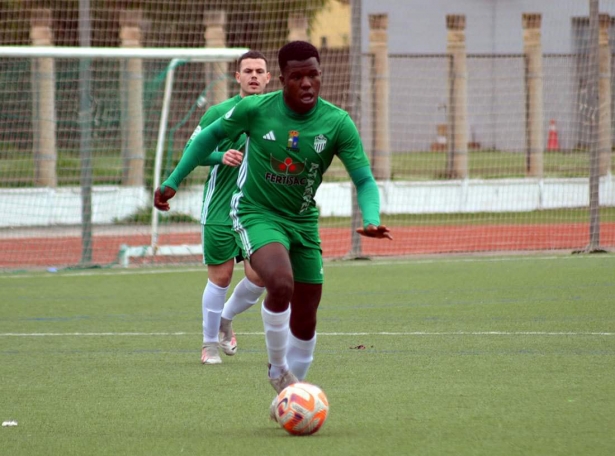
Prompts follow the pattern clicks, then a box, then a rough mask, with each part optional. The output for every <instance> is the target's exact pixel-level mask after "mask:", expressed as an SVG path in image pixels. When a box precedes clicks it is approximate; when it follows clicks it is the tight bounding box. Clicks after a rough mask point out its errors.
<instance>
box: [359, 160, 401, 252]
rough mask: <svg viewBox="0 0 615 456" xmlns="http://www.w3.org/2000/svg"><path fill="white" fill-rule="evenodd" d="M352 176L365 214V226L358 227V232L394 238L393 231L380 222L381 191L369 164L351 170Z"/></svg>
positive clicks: (360, 205) (364, 234)
mask: <svg viewBox="0 0 615 456" xmlns="http://www.w3.org/2000/svg"><path fill="white" fill-rule="evenodd" d="M350 177H351V179H352V182H353V183H354V185H355V187H356V188H357V202H358V203H359V208H360V209H361V214H362V215H363V228H359V229H357V233H359V234H360V235H362V236H367V237H373V238H376V239H385V238H386V239H390V240H393V235H392V234H391V231H390V230H389V229H388V228H387V227H386V226H384V225H381V224H380V192H379V191H378V184H376V180H375V179H374V175H373V174H372V171H371V169H370V168H369V166H363V167H361V168H357V169H355V170H354V171H351V172H350Z"/></svg>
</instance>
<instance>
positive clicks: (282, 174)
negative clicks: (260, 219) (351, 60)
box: [221, 91, 369, 223]
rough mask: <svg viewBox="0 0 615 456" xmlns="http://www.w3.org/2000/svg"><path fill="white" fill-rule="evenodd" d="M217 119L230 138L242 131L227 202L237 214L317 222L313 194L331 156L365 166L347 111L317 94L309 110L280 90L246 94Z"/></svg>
mask: <svg viewBox="0 0 615 456" xmlns="http://www.w3.org/2000/svg"><path fill="white" fill-rule="evenodd" d="M221 122H222V128H223V129H224V131H225V132H226V134H227V135H228V136H229V137H230V138H240V137H241V135H242V134H243V133H246V134H247V136H248V138H247V140H246V147H245V152H244V158H243V162H242V164H241V167H240V170H239V179H238V180H237V184H238V186H239V189H238V190H239V191H238V193H237V194H236V195H235V196H234V197H233V201H232V203H231V205H232V209H233V211H236V212H237V213H238V214H240V215H241V214H242V213H249V212H262V211H266V212H273V213H274V214H277V215H280V216H282V217H284V218H287V219H290V220H292V221H295V222H310V223H311V222H317V220H318V209H317V207H316V203H315V201H314V196H315V195H316V190H317V189H318V187H319V186H320V184H321V183H322V176H323V174H324V173H325V171H326V170H327V168H329V165H331V161H332V160H333V158H334V157H335V156H336V155H337V156H338V157H339V158H340V160H341V161H342V163H343V164H344V166H345V167H346V170H347V171H348V172H352V171H353V170H356V169H358V168H361V167H368V166H369V162H368V159H367V157H366V156H365V152H364V151H363V144H362V142H361V138H360V137H359V133H358V131H357V129H356V127H355V125H354V123H353V122H352V119H351V118H350V116H349V115H348V113H347V112H346V111H344V110H342V109H340V108H338V107H336V106H334V105H333V104H331V103H329V102H327V101H325V100H323V99H321V98H319V99H318V102H317V104H316V106H314V108H313V109H312V110H311V111H309V112H308V113H306V114H298V113H296V112H294V111H292V110H291V109H290V108H288V106H286V104H285V102H284V98H283V94H282V92H281V91H277V92H273V93H270V94H267V95H258V96H251V97H246V98H244V99H243V100H242V101H241V102H240V103H238V104H237V105H236V106H235V107H234V108H232V109H231V110H230V111H229V112H228V113H227V114H226V115H225V116H224V117H223V118H222V121H221Z"/></svg>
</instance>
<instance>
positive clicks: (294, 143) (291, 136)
mask: <svg viewBox="0 0 615 456" xmlns="http://www.w3.org/2000/svg"><path fill="white" fill-rule="evenodd" d="M286 150H292V151H293V152H299V132H298V131H297V130H291V131H289V132H288V143H287V144H286Z"/></svg>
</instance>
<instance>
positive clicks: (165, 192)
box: [154, 185, 176, 211]
mask: <svg viewBox="0 0 615 456" xmlns="http://www.w3.org/2000/svg"><path fill="white" fill-rule="evenodd" d="M175 193H176V192H175V190H173V189H172V188H171V187H165V186H164V185H162V186H160V187H158V188H157V189H156V191H155V192H154V206H155V207H156V209H158V210H161V211H168V210H169V209H171V206H170V205H169V203H168V201H169V200H170V199H171V198H173V197H174V196H175Z"/></svg>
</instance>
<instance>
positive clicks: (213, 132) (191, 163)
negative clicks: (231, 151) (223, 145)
mask: <svg viewBox="0 0 615 456" xmlns="http://www.w3.org/2000/svg"><path fill="white" fill-rule="evenodd" d="M224 138H226V133H225V132H224V129H223V128H222V123H221V121H220V119H218V120H216V121H215V122H213V123H212V124H210V125H208V126H207V127H206V128H204V129H203V130H201V131H200V132H199V134H198V135H196V137H195V138H194V139H193V140H192V142H191V143H190V144H189V145H188V146H187V147H186V149H185V150H184V154H183V155H182V158H181V159H180V160H179V163H178V164H177V166H176V167H175V169H174V170H173V172H172V173H171V175H170V176H169V177H168V179H167V180H165V181H164V182H163V185H164V186H167V187H171V188H172V189H173V190H176V191H177V189H178V187H179V184H181V182H182V181H183V180H184V179H185V178H186V177H187V176H188V175H189V174H190V173H191V172H192V170H194V168H196V167H197V166H205V165H207V164H208V160H207V159H208V158H209V156H210V155H211V154H212V153H213V152H214V151H215V150H216V147H217V146H218V143H219V142H220V140H222V139H224Z"/></svg>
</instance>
